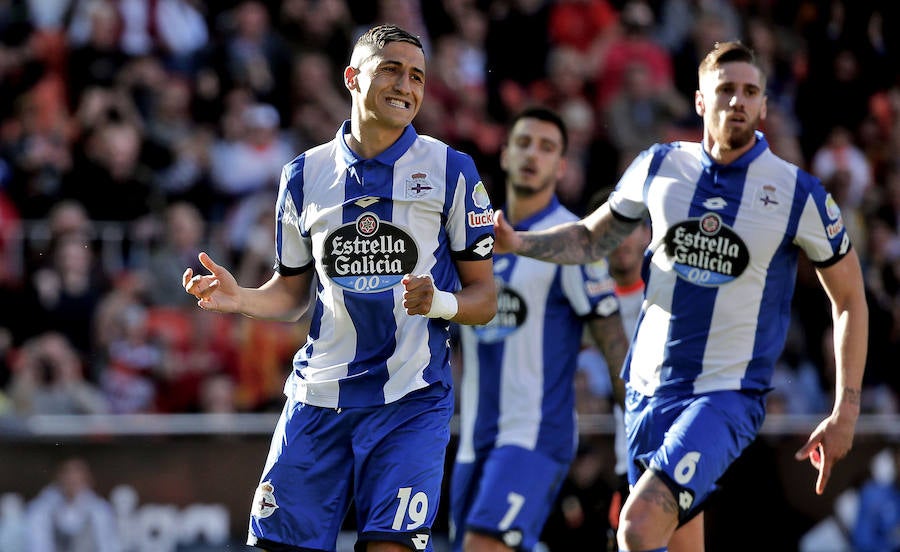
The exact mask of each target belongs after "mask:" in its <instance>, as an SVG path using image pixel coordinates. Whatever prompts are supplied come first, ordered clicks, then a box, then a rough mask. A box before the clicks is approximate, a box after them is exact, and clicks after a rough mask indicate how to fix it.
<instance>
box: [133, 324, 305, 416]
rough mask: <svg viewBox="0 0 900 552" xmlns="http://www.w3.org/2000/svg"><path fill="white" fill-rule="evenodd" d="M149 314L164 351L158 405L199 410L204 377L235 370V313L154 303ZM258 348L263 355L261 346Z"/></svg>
mask: <svg viewBox="0 0 900 552" xmlns="http://www.w3.org/2000/svg"><path fill="white" fill-rule="evenodd" d="M148 315H149V319H148V321H147V332H148V335H149V336H150V337H151V338H152V339H153V341H154V343H156V344H157V345H158V346H159V347H160V348H161V350H162V351H163V352H164V356H163V359H162V363H161V364H160V366H159V370H158V371H157V373H156V377H157V379H156V389H157V394H156V400H155V405H156V409H157V410H158V411H159V412H169V413H171V412H198V411H200V410H201V408H202V401H203V396H202V392H203V391H202V386H203V382H204V381H205V380H206V379H207V378H209V377H210V376H213V375H217V374H222V375H226V376H228V377H233V376H234V374H236V373H237V366H236V365H237V362H238V351H237V347H238V344H237V343H235V332H234V325H235V317H234V316H220V317H216V318H215V319H210V318H209V317H208V314H207V313H205V312H203V311H201V310H199V309H197V308H192V309H190V310H187V309H184V308H165V307H162V308H160V307H154V308H151V309H150V310H149V311H148ZM294 345H296V344H294ZM256 354H257V358H261V357H260V355H261V354H262V351H259V350H258V351H256ZM282 383H283V380H282Z"/></svg>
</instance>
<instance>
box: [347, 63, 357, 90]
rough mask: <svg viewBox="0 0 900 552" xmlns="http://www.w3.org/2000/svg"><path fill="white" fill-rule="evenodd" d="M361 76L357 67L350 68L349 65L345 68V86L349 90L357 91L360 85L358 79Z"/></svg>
mask: <svg viewBox="0 0 900 552" xmlns="http://www.w3.org/2000/svg"><path fill="white" fill-rule="evenodd" d="M358 75H359V69H357V68H356V67H350V66H349V65H348V66H347V67H346V68H344V86H346V87H347V90H357V89H358V87H359V85H358V84H357V82H356V77H357V76H358Z"/></svg>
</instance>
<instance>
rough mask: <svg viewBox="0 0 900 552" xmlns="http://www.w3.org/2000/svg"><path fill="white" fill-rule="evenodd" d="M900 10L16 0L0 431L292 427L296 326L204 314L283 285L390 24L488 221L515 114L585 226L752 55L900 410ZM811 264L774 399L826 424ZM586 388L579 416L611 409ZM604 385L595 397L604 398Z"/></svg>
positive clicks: (818, 2)
mask: <svg viewBox="0 0 900 552" xmlns="http://www.w3.org/2000/svg"><path fill="white" fill-rule="evenodd" d="M898 12H900V4H898V3H896V2H893V1H892V0H882V1H880V2H879V1H876V0H871V1H867V2H850V1H849V0H778V1H777V2H775V1H774V0H625V1H622V0H556V1H549V0H378V1H370V0H280V1H279V0H270V1H267V2H264V1H261V0H216V1H209V2H204V1H201V0H59V1H57V2H43V1H41V0H0V259H2V262H0V415H2V414H6V415H29V414H38V413H44V414H66V413H144V412H258V411H268V410H273V411H277V410H278V409H280V405H281V401H282V389H281V387H282V384H283V381H284V378H285V376H286V374H287V370H288V366H289V363H290V359H291V357H292V355H293V354H294V352H295V351H296V348H297V347H298V345H299V344H300V343H301V342H302V341H303V340H304V339H305V334H306V327H305V326H304V324H303V323H300V324H281V323H272V322H267V321H261V320H252V319H249V318H243V317H229V316H210V315H209V314H208V313H205V312H203V311H200V310H199V309H198V308H197V307H196V305H195V302H194V300H193V298H192V297H191V296H189V295H187V294H186V293H184V291H183V290H182V288H181V274H182V272H183V271H184V269H185V268H186V267H188V266H190V267H192V268H193V269H194V272H195V273H198V272H205V269H203V267H202V266H200V265H199V263H198V260H197V253H198V252H199V251H201V250H207V251H210V252H211V253H213V255H212V256H213V257H214V258H217V259H220V260H221V262H222V263H223V264H226V265H228V266H233V267H236V270H235V272H236V275H237V276H238V280H239V281H240V282H241V283H242V284H243V285H248V286H253V285H258V284H259V283H261V282H262V281H264V280H265V279H267V278H268V276H269V275H270V273H271V268H272V262H273V243H274V241H273V240H274V237H273V232H274V213H273V211H272V206H273V205H274V200H275V194H276V191H277V186H278V182H279V178H280V173H281V167H282V166H283V165H284V164H285V163H287V162H288V161H290V160H291V159H292V158H293V157H294V156H296V155H297V154H298V153H300V152H302V151H303V150H305V149H306V148H308V147H310V146H313V145H316V144H318V143H321V142H324V141H327V140H329V139H331V137H332V136H333V135H334V132H335V131H336V129H337V128H338V126H339V124H340V123H341V121H343V120H344V119H345V118H346V116H347V113H348V112H349V111H348V110H349V94H348V93H347V91H346V90H345V89H344V88H343V83H342V78H341V77H342V71H343V68H344V66H345V65H346V64H347V62H348V60H347V59H345V55H346V52H348V51H350V49H351V47H352V44H353V42H354V40H355V38H356V36H357V35H358V33H360V32H361V31H362V30H363V29H365V28H367V27H368V26H370V25H371V24H373V23H376V22H387V21H390V22H393V23H397V24H399V25H400V26H402V27H404V28H406V29H408V30H410V31H411V32H413V33H415V34H417V35H419V36H420V37H421V39H422V41H423V44H424V45H425V48H426V53H427V55H428V79H427V85H426V99H425V102H424V105H423V107H422V110H421V112H420V113H419V115H418V117H417V119H416V121H415V126H416V128H417V130H418V131H419V132H420V133H422V134H430V135H433V136H435V137H437V138H439V139H442V140H444V141H446V142H447V143H449V144H451V145H453V146H454V147H457V148H459V149H461V150H463V151H465V152H466V153H469V154H470V155H472V156H473V158H474V159H475V161H476V164H477V166H478V167H479V170H480V172H481V174H482V177H483V178H484V181H485V183H486V185H487V186H488V189H489V191H490V193H491V196H492V200H493V203H494V205H495V206H498V207H499V206H502V205H503V195H504V190H503V180H502V173H501V171H500V168H499V162H498V153H499V148H500V145H501V143H502V140H503V137H504V135H505V133H504V125H505V123H506V121H507V120H508V119H509V117H510V116H511V115H512V114H514V113H515V112H517V111H518V110H520V109H521V108H523V107H525V106H528V105H531V104H535V103H540V104H542V105H546V106H549V107H552V108H554V109H557V110H559V112H560V113H561V114H562V116H563V118H564V120H565V121H566V123H567V125H568V128H569V132H570V146H569V152H568V156H569V158H570V159H569V167H570V168H569V170H568V174H567V176H566V179H565V181H564V182H562V183H561V184H560V186H559V195H560V199H561V201H562V202H563V203H564V204H565V205H566V206H568V207H569V208H570V209H571V210H572V211H574V212H575V213H578V214H584V211H585V209H586V206H587V205H588V204H589V203H590V201H591V198H592V197H594V196H596V195H597V194H602V193H604V192H608V190H609V188H610V187H611V186H614V185H615V182H616V180H617V177H618V175H619V174H621V172H622V171H623V170H624V168H625V163H628V162H630V160H631V158H632V157H633V156H634V155H635V154H636V153H637V152H639V151H640V150H642V149H644V148H646V147H648V146H649V145H651V144H653V143H655V142H659V141H667V140H673V139H682V138H683V139H691V140H696V139H698V138H699V133H700V123H701V120H700V118H699V117H698V116H697V115H696V113H695V112H694V108H693V102H694V90H695V88H696V79H697V74H696V67H697V64H698V61H699V59H700V57H701V56H702V55H703V54H704V53H705V52H706V51H707V50H708V49H709V48H710V47H711V46H712V44H713V43H714V42H716V41H718V40H728V39H733V38H740V39H741V40H743V41H744V42H746V43H748V44H749V45H750V46H751V47H753V48H754V49H755V50H756V52H757V54H758V55H759V56H760V57H761V59H762V62H763V65H764V66H765V67H766V68H767V73H768V90H767V92H768V96H769V98H768V117H767V118H766V120H765V121H764V123H763V130H764V132H765V133H766V136H767V139H768V141H769V144H770V146H771V148H772V150H773V151H774V152H775V153H776V154H778V155H780V156H781V157H784V158H786V159H788V160H789V161H791V162H793V163H795V164H796V165H798V166H800V167H801V168H804V169H806V170H809V171H810V172H812V173H813V174H815V175H816V176H818V177H819V178H821V180H822V182H823V184H824V185H825V186H826V187H827V188H828V190H829V191H830V192H831V193H832V194H833V196H834V198H835V200H836V201H837V202H838V204H839V205H840V206H841V208H842V210H843V214H844V222H845V224H847V226H848V227H849V229H850V234H851V237H852V239H853V243H854V247H856V248H857V251H858V252H859V254H860V257H861V260H862V262H863V267H864V271H865V277H866V284H867V288H868V297H869V308H870V316H871V321H870V332H871V336H870V344H869V362H868V365H867V369H866V379H865V388H864V391H863V410H864V412H890V413H896V412H898V411H900V372H898V371H897V370H896V366H897V361H896V359H897V358H898V354H900V43H898V41H900V33H898V32H897V31H898V30H900V25H898V23H897V22H898V21H900V13H898ZM814 279H815V275H814V272H813V271H812V269H811V267H809V266H806V265H804V266H803V267H801V271H800V276H799V278H798V281H797V292H796V297H795V304H794V308H795V310H796V314H795V316H794V320H795V327H794V328H793V329H792V331H791V334H790V337H789V340H788V343H787V345H786V348H785V352H784V355H783V357H782V360H781V362H780V365H779V368H778V374H777V375H776V382H777V387H776V389H775V392H774V393H773V394H772V400H771V401H770V407H771V409H773V410H776V411H784V412H792V413H813V412H821V411H822V410H824V409H827V408H828V405H830V404H831V400H830V398H829V397H828V395H829V393H831V390H832V389H833V381H832V379H831V377H832V376H833V358H832V356H831V354H830V353H831V346H830V344H829V339H830V328H829V327H828V326H827V324H829V323H830V322H829V321H830V319H831V317H830V316H829V315H828V313H827V310H824V309H827V308H828V306H827V305H828V302H827V301H826V299H825V298H824V297H823V296H822V292H821V291H820V288H819V286H818V285H817V284H816V282H815V281H814ZM581 383H583V384H584V385H583V395H582V399H583V400H581V402H580V408H581V409H582V411H583V412H587V413H592V412H603V411H608V408H609V400H608V397H603V396H596V393H595V394H594V395H592V390H594V389H596V388H597V386H596V385H591V384H590V382H581ZM601 387H602V386H601Z"/></svg>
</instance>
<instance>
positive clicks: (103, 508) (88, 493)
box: [26, 458, 122, 552]
mask: <svg viewBox="0 0 900 552" xmlns="http://www.w3.org/2000/svg"><path fill="white" fill-rule="evenodd" d="M93 485H94V480H93V474H92V473H91V469H90V467H89V466H88V464H87V462H85V461H84V460H83V459H81V458H70V459H68V460H65V461H64V462H62V463H61V464H60V466H59V468H58V471H57V473H56V477H55V478H54V481H53V482H52V483H50V484H49V485H47V486H46V487H44V488H43V489H42V490H41V492H40V493H39V494H38V495H37V496H36V497H35V498H34V499H32V500H31V502H29V503H28V510H27V514H26V519H27V535H28V539H27V542H28V550H29V551H31V552H122V547H121V546H120V545H119V529H118V527H117V525H116V518H115V515H114V514H113V509H112V507H111V506H110V504H109V503H108V502H107V501H106V500H105V499H103V498H101V497H99V496H98V495H97V494H96V493H95V492H94V490H93Z"/></svg>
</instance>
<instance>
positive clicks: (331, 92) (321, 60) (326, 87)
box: [291, 51, 350, 149]
mask: <svg viewBox="0 0 900 552" xmlns="http://www.w3.org/2000/svg"><path fill="white" fill-rule="evenodd" d="M344 63H346V61H345V62H344ZM340 72H341V71H340V70H339V69H338V68H337V67H335V66H333V65H332V64H331V61H330V60H329V58H328V56H327V55H326V54H325V53H324V52H318V51H311V52H305V53H303V54H300V55H298V56H297V58H296V59H295V61H294V66H293V73H292V75H291V95H292V104H293V106H294V107H293V111H292V114H293V115H292V119H291V122H292V125H291V126H292V127H293V128H295V129H296V132H297V137H298V144H297V149H303V148H305V147H311V146H313V145H315V144H321V143H322V142H327V141H328V140H330V139H331V138H332V134H331V133H332V129H333V128H334V127H337V126H339V125H340V124H341V122H342V121H343V120H344V119H345V118H346V117H347V110H348V108H349V105H350V95H349V94H347V90H346V89H345V88H344V87H343V83H340V87H338V84H337V83H335V82H334V81H333V79H332V77H333V75H335V74H338V73H340Z"/></svg>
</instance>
